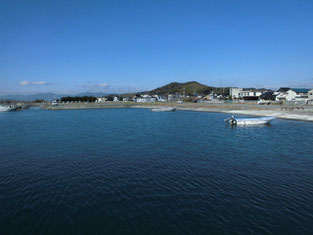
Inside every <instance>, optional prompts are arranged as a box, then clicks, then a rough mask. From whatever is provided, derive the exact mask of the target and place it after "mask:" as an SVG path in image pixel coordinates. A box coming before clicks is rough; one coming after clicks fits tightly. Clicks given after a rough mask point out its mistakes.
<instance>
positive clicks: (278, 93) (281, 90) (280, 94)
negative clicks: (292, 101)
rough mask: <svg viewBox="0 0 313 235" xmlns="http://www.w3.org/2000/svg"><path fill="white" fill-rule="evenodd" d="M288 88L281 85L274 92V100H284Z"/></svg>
mask: <svg viewBox="0 0 313 235" xmlns="http://www.w3.org/2000/svg"><path fill="white" fill-rule="evenodd" d="M289 90H290V88H289V87H281V88H279V89H278V90H277V91H275V92H274V95H276V98H275V100H276V101H280V102H283V101H286V97H287V92H288V91H289Z"/></svg>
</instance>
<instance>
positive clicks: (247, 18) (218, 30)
mask: <svg viewBox="0 0 313 235" xmlns="http://www.w3.org/2000/svg"><path fill="white" fill-rule="evenodd" d="M191 80H195V81H199V82H201V83H204V84H206V85H214V86H244V87H250V86H254V87H269V88H270V87H280V86H291V87H312V86H313V1H312V0H293V1H291V0H245V1H244V0H242V1H241V0H206V1H200V0H190V1H184V0H165V1H162V0H155V1H149V0H142V1H126V0H125V1H118V0H102V1H92V0H88V1H87V0H86V1H80V0H73V1H67V0H51V1H49V0H42V1H41V0H23V1H15V0H1V1H0V94H26V93H37V92H47V91H51V92H56V93H63V92H71V93H75V92H81V91H87V90H91V91H103V92H125V91H136V90H147V89H153V88H156V87H159V86H162V85H165V84H167V83H169V82H172V81H177V82H186V81H191Z"/></svg>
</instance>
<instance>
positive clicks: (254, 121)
mask: <svg viewBox="0 0 313 235" xmlns="http://www.w3.org/2000/svg"><path fill="white" fill-rule="evenodd" d="M274 119H275V117H259V118H238V119H237V118H235V117H234V116H231V117H230V118H227V119H225V120H224V121H226V122H228V123H229V124H230V125H232V126H237V125H262V124H269V123H270V122H271V121H273V120H274Z"/></svg>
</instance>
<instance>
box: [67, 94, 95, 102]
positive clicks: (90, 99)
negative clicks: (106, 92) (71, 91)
mask: <svg viewBox="0 0 313 235" xmlns="http://www.w3.org/2000/svg"><path fill="white" fill-rule="evenodd" d="M96 100H97V98H96V97H94V96H67V97H62V98H61V102H79V101H80V102H90V103H94V102H95V101H96Z"/></svg>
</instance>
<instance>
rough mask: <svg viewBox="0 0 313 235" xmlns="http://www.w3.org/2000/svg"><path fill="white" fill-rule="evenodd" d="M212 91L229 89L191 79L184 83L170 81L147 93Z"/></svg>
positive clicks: (207, 92) (217, 91) (164, 93)
mask: <svg viewBox="0 0 313 235" xmlns="http://www.w3.org/2000/svg"><path fill="white" fill-rule="evenodd" d="M212 91H214V92H216V93H228V92H229V89H228V88H215V87H210V86H206V85H204V84H201V83H199V82H196V81H191V82H186V83H179V82H172V83H169V84H167V85H165V86H162V87H159V88H156V89H154V90H152V91H149V92H148V93H149V94H150V95H167V94H175V93H179V94H186V95H196V94H201V95H207V94H209V93H210V92H212Z"/></svg>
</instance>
